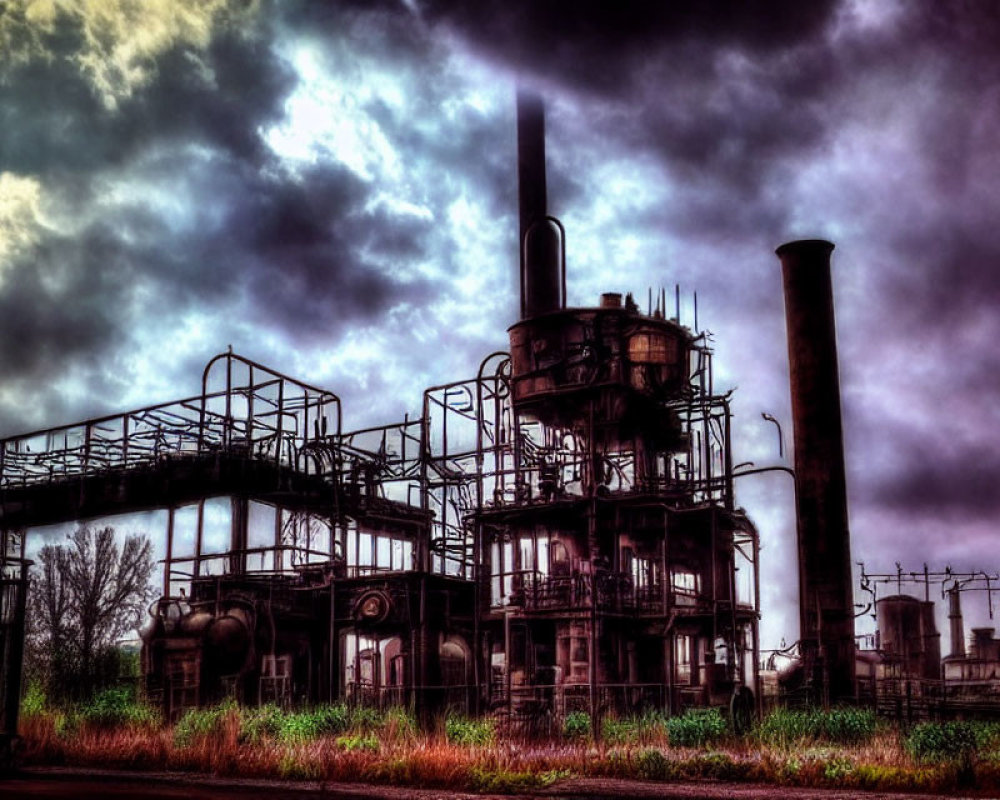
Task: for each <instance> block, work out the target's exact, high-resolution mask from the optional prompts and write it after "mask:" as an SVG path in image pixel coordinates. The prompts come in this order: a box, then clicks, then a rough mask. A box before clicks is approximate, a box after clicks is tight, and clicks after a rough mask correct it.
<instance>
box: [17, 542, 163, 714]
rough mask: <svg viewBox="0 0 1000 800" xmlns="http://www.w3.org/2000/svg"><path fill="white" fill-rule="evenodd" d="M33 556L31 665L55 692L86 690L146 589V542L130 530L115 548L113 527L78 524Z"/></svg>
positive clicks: (132, 624)
mask: <svg viewBox="0 0 1000 800" xmlns="http://www.w3.org/2000/svg"><path fill="white" fill-rule="evenodd" d="M38 563H39V568H38V569H37V570H36V571H35V574H34V580H33V582H32V587H31V593H30V596H29V605H30V610H29V615H28V616H29V623H30V640H31V641H30V644H29V648H30V653H31V656H32V660H33V661H35V666H36V671H38V672H41V673H43V674H44V675H45V677H46V678H47V681H46V682H47V683H48V685H49V690H50V692H51V693H53V694H54V695H57V696H67V695H74V694H76V695H79V694H86V693H88V692H90V691H92V690H93V689H94V688H95V684H96V683H97V682H98V681H99V679H100V677H101V675H100V673H101V672H104V671H105V670H102V669H101V668H100V666H101V663H100V662H104V663H106V662H107V657H108V655H109V654H110V653H111V652H112V651H113V650H114V647H115V645H116V644H117V643H118V642H119V641H120V640H121V639H122V638H124V637H125V636H126V635H127V634H128V633H129V632H130V631H133V630H134V629H135V628H136V626H137V625H138V624H139V622H140V621H141V619H142V614H143V612H144V611H145V608H146V606H147V604H148V603H149V601H150V599H151V597H152V594H153V589H152V587H151V586H150V583H149V579H150V575H151V574H152V571H153V556H152V547H151V545H150V542H149V539H148V538H147V537H146V536H142V535H131V536H127V537H126V538H125V541H124V542H123V544H122V547H121V549H119V547H118V544H117V542H116V541H115V530H114V528H111V527H103V528H90V527H88V526H80V527H79V528H77V529H76V530H75V531H74V532H73V534H72V535H70V536H68V537H67V543H66V544H64V545H63V544H60V545H46V546H45V547H43V548H42V549H41V550H40V551H39V553H38Z"/></svg>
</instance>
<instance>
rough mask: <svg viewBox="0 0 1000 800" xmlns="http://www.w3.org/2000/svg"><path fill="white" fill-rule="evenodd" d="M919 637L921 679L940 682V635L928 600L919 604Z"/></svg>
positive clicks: (932, 605)
mask: <svg viewBox="0 0 1000 800" xmlns="http://www.w3.org/2000/svg"><path fill="white" fill-rule="evenodd" d="M920 635H921V637H922V638H923V659H922V662H921V667H920V674H921V677H923V678H926V679H927V680H935V681H936V680H940V679H941V634H940V633H938V629H937V623H936V622H935V620H934V603H933V602H932V601H930V600H922V601H921V602H920Z"/></svg>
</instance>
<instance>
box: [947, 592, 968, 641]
mask: <svg viewBox="0 0 1000 800" xmlns="http://www.w3.org/2000/svg"><path fill="white" fill-rule="evenodd" d="M948 629H949V633H950V634H951V653H950V658H965V626H964V625H963V622H962V596H961V594H960V591H959V588H958V586H952V587H951V588H950V589H949V590H948Z"/></svg>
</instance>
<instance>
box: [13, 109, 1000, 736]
mask: <svg viewBox="0 0 1000 800" xmlns="http://www.w3.org/2000/svg"><path fill="white" fill-rule="evenodd" d="M517 166H518V168H517V174H518V183H519V201H520V243H521V247H520V256H519V258H518V259H517V261H519V264H520V312H521V313H520V319H518V320H516V321H514V323H513V324H512V325H511V327H510V328H509V331H508V333H509V343H510V345H509V351H508V352H497V353H492V354H488V355H486V357H485V358H484V359H483V360H482V362H481V363H480V364H479V365H478V367H475V366H470V375H469V376H468V377H467V378H466V379H464V380H459V381H456V382H454V383H449V384H446V385H442V386H435V387H431V388H429V389H427V390H426V391H425V392H424V394H423V403H422V410H421V413H420V415H419V417H414V418H410V417H406V418H404V419H403V420H399V421H396V422H392V423H390V424H386V425H382V426H377V427H372V428H366V429H364V430H344V429H343V427H342V414H341V404H340V399H339V398H338V397H337V395H335V394H334V393H332V392H330V391H327V390H324V389H321V388H317V387H314V386H310V385H308V384H306V383H303V382H301V381H298V380H296V379H294V378H293V377H290V376H287V375H285V374H282V373H281V372H280V371H278V370H275V369H271V368H269V367H266V366H264V365H262V364H259V363H256V362H254V361H251V360H249V359H246V358H243V357H241V356H240V355H238V354H236V353H233V352H226V353H223V354H221V355H219V356H216V357H215V358H213V359H212V360H211V361H210V362H209V363H208V365H207V367H206V368H205V371H204V374H203V378H202V384H201V388H200V391H199V392H197V393H195V394H193V395H192V396H190V397H187V398H185V399H181V400H175V401H172V402H168V403H164V404H162V405H156V406H150V407H146V408H142V409H138V410H134V411H129V412H125V413H119V414H113V415H110V416H106V417H102V418H99V419H92V420H88V421H85V422H81V423H78V424H74V425H68V426H64V427H60V428H52V429H49V430H44V431H39V432H35V433H31V434H27V435H23V436H17V437H13V438H9V439H6V440H3V441H2V442H0V536H2V545H3V546H2V549H0V552H2V554H3V565H2V586H0V657H2V662H0V670H2V671H0V703H2V716H0V733H3V734H4V735H6V736H7V737H10V736H12V735H14V734H15V733H16V729H17V715H18V697H19V687H20V670H21V661H22V650H23V636H24V624H25V619H24V615H25V594H26V589H27V583H28V562H27V561H26V560H25V553H26V550H25V538H26V531H28V530H29V529H31V528H33V527H36V526H41V525H48V524H53V523H60V522H69V521H75V520H89V519H95V518H98V517H105V516H111V515H116V514H122V513H131V512H137V511H145V510H157V509H160V510H165V512H166V519H167V523H166V531H165V537H166V538H165V540H166V548H165V560H164V568H163V576H162V596H161V597H160V599H159V600H157V601H156V602H155V603H154V604H153V605H152V607H151V608H150V614H149V618H148V620H147V623H146V625H145V626H144V628H143V630H142V632H141V636H142V642H143V644H142V668H143V675H144V678H143V680H144V691H145V694H146V697H147V698H148V699H149V700H150V701H151V702H154V703H156V704H159V705H160V706H161V707H162V709H163V710H164V712H165V714H166V716H167V718H169V719H176V718H177V717H178V716H179V715H180V714H181V713H182V712H184V711H185V710H186V709H189V708H192V707H198V706H203V705H206V704H210V703H214V702H218V701H220V700H222V699H224V698H227V697H232V698H235V699H237V700H238V701H240V702H242V703H247V704H257V703H267V702H270V703H276V704H280V705H285V706H288V705H297V704H298V705H304V704H315V703H320V702H333V701H345V702H350V703H359V704H370V705H376V706H380V707H385V706H389V705H403V706H406V707H409V708H411V709H413V710H414V711H415V712H416V713H417V714H418V716H421V717H424V718H426V717H427V716H428V715H430V714H433V713H436V712H439V711H442V710H444V709H460V710H462V711H464V712H467V713H470V714H493V715H496V716H497V717H498V718H499V719H501V720H505V721H507V722H509V724H511V725H519V726H526V727H528V728H531V729H532V730H543V729H544V728H545V727H546V726H548V725H551V724H552V723H553V721H555V720H560V719H562V718H563V717H564V716H565V715H567V714H569V713H571V712H573V711H584V712H587V713H589V714H591V716H592V718H594V719H597V718H599V717H600V716H602V715H604V714H611V713H617V714H625V713H633V712H636V711H638V710H641V709H646V708H649V709H660V710H666V711H669V712H673V713H676V712H679V711H682V710H684V709H686V708H690V707H696V706H716V707H724V708H726V709H728V710H729V711H730V712H731V713H732V715H733V719H734V721H735V722H736V723H737V724H741V722H740V721H746V720H749V719H750V718H751V717H752V716H753V714H754V713H755V712H756V711H757V710H759V708H760V703H761V690H762V683H763V682H762V680H761V674H760V670H761V664H762V662H763V663H765V666H766V659H765V658H762V654H761V652H760V644H759V641H758V624H759V620H760V587H759V578H758V558H759V551H760V545H759V536H758V531H757V529H756V528H755V526H754V524H753V522H752V521H751V519H750V517H749V516H748V514H747V513H746V512H745V511H744V510H743V509H742V508H739V507H737V505H736V502H735V499H734V480H735V479H736V478H737V477H739V476H740V475H744V474H749V473H751V472H761V471H767V470H768V469H784V470H785V471H787V472H790V473H791V474H792V475H793V477H794V479H795V484H796V502H797V520H798V551H799V565H800V569H799V590H800V637H799V646H798V649H797V651H796V657H795V659H794V660H793V661H790V662H789V663H790V667H789V668H788V669H786V670H785V671H784V672H783V673H782V675H781V680H780V691H781V692H783V693H785V695H786V696H787V697H788V698H798V699H801V700H803V701H804V702H810V703H826V704H829V703H836V702H842V701H855V700H857V699H858V698H859V697H861V698H862V699H863V698H864V697H865V696H870V697H872V698H874V697H877V696H878V689H877V687H876V685H875V679H876V678H879V679H882V678H893V679H899V678H901V677H902V678H906V677H907V676H908V675H910V674H911V673H913V676H914V677H916V673H919V674H920V676H922V677H926V678H928V679H930V678H931V677H934V678H935V679H940V677H941V675H940V674H939V673H935V670H936V669H939V666H940V664H939V655H938V654H939V649H935V647H937V644H936V641H937V640H936V639H934V637H935V636H936V633H935V632H933V631H932V628H933V615H929V614H928V613H927V612H926V611H925V610H924V606H922V605H921V604H920V601H916V600H914V601H913V602H912V603H911V602H910V601H908V600H902V599H898V598H893V597H885V598H882V599H881V600H879V601H878V602H879V603H880V604H881V606H880V612H879V613H880V624H881V625H882V626H883V627H882V634H881V636H882V642H881V647H877V648H875V649H874V651H873V652H875V653H876V654H877V656H866V655H865V654H864V652H863V651H859V650H857V648H856V646H855V630H854V621H855V613H856V610H855V605H854V592H853V587H852V577H851V563H852V562H851V556H850V535H849V531H848V523H847V507H846V488H845V480H844V457H843V445H842V440H843V435H842V430H841V420H840V390H839V385H838V376H837V355H836V344H835V341H836V338H835V332H834V317H833V305H832V291H831V284H830V254H831V251H832V249H833V245H831V244H830V243H828V242H823V241H817V240H809V241H799V242H792V243H789V244H786V245H784V246H782V247H781V248H779V249H778V251H777V252H778V257H779V259H780V261H781V266H782V271H783V275H784V285H785V303H786V313H787V322H788V336H789V364H790V377H791V393H792V407H793V422H794V433H795V463H794V470H791V469H789V468H787V467H773V468H767V467H765V468H758V469H754V468H752V467H751V468H744V469H742V471H741V470H737V469H735V468H734V465H733V461H734V459H733V445H732V437H731V424H730V423H731V402H732V398H731V395H730V393H729V392H728V391H725V390H722V389H719V388H718V387H716V386H715V382H714V379H713V370H712V352H711V348H710V347H709V341H708V337H707V335H706V334H705V333H704V332H703V331H701V330H699V328H698V323H697V320H696V319H695V320H690V321H688V322H687V324H686V323H685V321H682V320H681V319H680V303H679V302H678V301H677V299H676V297H670V296H669V295H668V294H667V293H665V292H663V291H658V292H656V293H653V292H650V293H649V294H648V295H646V296H641V295H640V296H639V297H636V296H633V295H632V294H627V293H626V294H624V295H622V294H619V293H611V292H609V293H606V294H603V295H601V296H600V297H599V298H594V301H595V302H594V305H593V306H589V307H582V308H572V307H567V304H566V282H567V269H566V256H565V254H566V247H565V236H566V234H565V232H564V230H563V228H562V225H561V224H560V223H559V221H558V220H556V219H555V218H554V217H552V216H549V213H548V208H547V199H546V180H545V143H544V112H543V108H542V104H541V101H540V100H539V99H538V98H537V97H535V96H532V95H529V94H520V95H519V97H518V165H517ZM512 262H514V263H516V262H515V259H514V258H513V254H512ZM672 300H673V302H671V301H672ZM914 604H916V605H914ZM897 623H898V624H897ZM914 632H916V633H914ZM914 636H916V637H917V639H919V641H920V642H924V643H926V645H923V644H922V645H921V646H920V648H919V650H917V649H914V647H913V646H911V645H910V644H909V642H911V640H913V637H914ZM974 641H975V645H974V649H973V652H972V653H971V654H970V655H966V654H965V652H964V651H962V652H957V651H955V649H954V648H955V645H954V644H953V652H952V654H951V655H950V656H949V658H947V659H945V672H944V678H945V679H947V678H948V677H949V676H950V675H958V674H961V676H962V680H969V679H971V677H972V676H973V675H976V676H981V673H982V674H985V673H983V670H984V669H985V668H984V667H981V666H980V665H981V664H983V663H985V662H986V661H990V660H991V661H990V663H992V664H994V665H996V664H997V662H998V652H997V651H998V646H997V643H996V642H995V641H994V640H993V639H992V636H990V637H987V636H986V634H985V633H982V634H981V635H980V634H977V635H976V638H975V640H974ZM993 677H994V678H995V677H996V671H994V673H993ZM859 687H860V688H859ZM897 690H898V691H902V690H899V689H898V687H897ZM866 693H867V695H866ZM897 693H898V692H897Z"/></svg>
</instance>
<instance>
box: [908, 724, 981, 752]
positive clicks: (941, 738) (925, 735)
mask: <svg viewBox="0 0 1000 800" xmlns="http://www.w3.org/2000/svg"><path fill="white" fill-rule="evenodd" d="M977 746H978V742H977V736H976V726H975V725H974V724H973V723H971V722H921V723H920V724H919V725H916V726H914V728H913V730H912V731H910V735H909V736H907V737H906V749H907V751H908V752H909V753H910V755H912V756H913V757H914V758H915V759H916V760H917V761H958V760H968V759H970V758H971V757H972V755H973V753H975V752H976V749H977Z"/></svg>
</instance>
